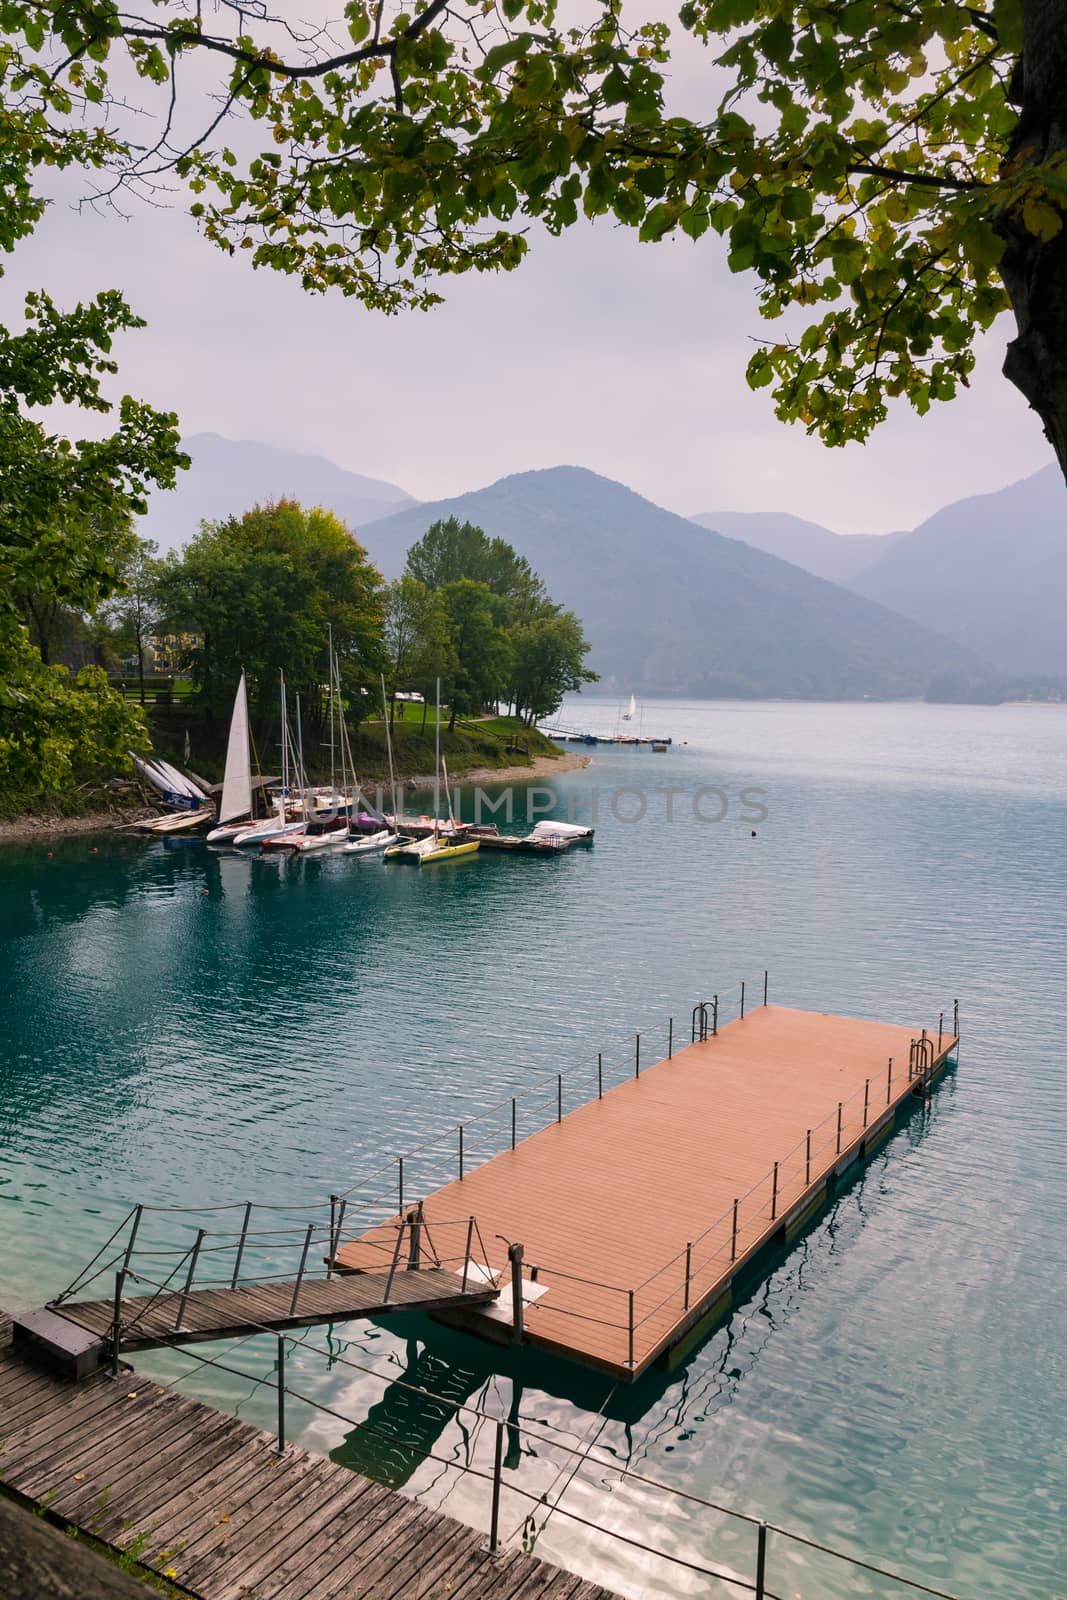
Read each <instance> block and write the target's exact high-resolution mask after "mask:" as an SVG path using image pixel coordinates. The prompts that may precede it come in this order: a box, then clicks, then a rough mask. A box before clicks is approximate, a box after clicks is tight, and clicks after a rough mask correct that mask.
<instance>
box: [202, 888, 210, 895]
mask: <svg viewBox="0 0 1067 1600" xmlns="http://www.w3.org/2000/svg"><path fill="white" fill-rule="evenodd" d="M200 893H201V894H210V893H211V890H210V889H201V891H200Z"/></svg>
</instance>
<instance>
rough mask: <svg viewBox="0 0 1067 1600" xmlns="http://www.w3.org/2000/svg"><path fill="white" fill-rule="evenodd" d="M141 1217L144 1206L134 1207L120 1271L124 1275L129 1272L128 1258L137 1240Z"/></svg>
mask: <svg viewBox="0 0 1067 1600" xmlns="http://www.w3.org/2000/svg"><path fill="white" fill-rule="evenodd" d="M143 1216H144V1206H136V1207H135V1208H134V1213H133V1226H132V1228H131V1229H130V1237H129V1239H128V1240H127V1243H126V1254H125V1256H124V1257H123V1259H122V1270H123V1272H124V1273H125V1272H129V1270H130V1257H131V1256H132V1255H133V1246H134V1242H135V1240H136V1238H137V1230H138V1228H139V1227H140V1226H141V1218H142V1217H143Z"/></svg>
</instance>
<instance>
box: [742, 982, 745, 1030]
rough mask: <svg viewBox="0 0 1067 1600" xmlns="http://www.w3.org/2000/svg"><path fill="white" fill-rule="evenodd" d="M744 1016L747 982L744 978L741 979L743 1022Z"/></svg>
mask: <svg viewBox="0 0 1067 1600" xmlns="http://www.w3.org/2000/svg"><path fill="white" fill-rule="evenodd" d="M744 1015H745V980H744V978H742V979H741V1018H742V1020H744Z"/></svg>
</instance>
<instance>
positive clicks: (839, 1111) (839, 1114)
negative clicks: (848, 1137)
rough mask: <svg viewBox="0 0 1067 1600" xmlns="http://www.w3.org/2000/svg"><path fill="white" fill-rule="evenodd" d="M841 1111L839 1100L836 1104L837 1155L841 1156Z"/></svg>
mask: <svg viewBox="0 0 1067 1600" xmlns="http://www.w3.org/2000/svg"><path fill="white" fill-rule="evenodd" d="M841 1110H842V1104H841V1101H840V1100H839V1101H838V1102H837V1153H838V1155H840V1154H841Z"/></svg>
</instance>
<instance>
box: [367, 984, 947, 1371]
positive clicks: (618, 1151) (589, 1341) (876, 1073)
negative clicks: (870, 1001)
mask: <svg viewBox="0 0 1067 1600" xmlns="http://www.w3.org/2000/svg"><path fill="white" fill-rule="evenodd" d="M919 1032H920V1030H919V1029H911V1028H904V1027H899V1026H895V1025H893V1024H887V1023H878V1022H865V1021H859V1020H855V1019H852V1018H845V1017H833V1016H826V1015H823V1014H820V1013H813V1012H805V1011H795V1010H791V1009H787V1008H784V1007H759V1008H758V1009H757V1010H755V1011H753V1012H750V1013H749V1015H748V1016H746V1017H745V1018H744V1019H742V1020H739V1021H736V1022H732V1023H730V1024H728V1025H726V1026H725V1027H723V1028H722V1029H720V1031H719V1033H718V1035H717V1036H716V1037H712V1038H709V1039H707V1040H706V1041H704V1042H702V1043H697V1044H693V1045H689V1046H686V1047H685V1048H683V1049H681V1050H679V1051H678V1052H677V1053H676V1054H675V1056H674V1058H673V1060H671V1061H662V1062H659V1063H657V1064H656V1065H655V1066H652V1067H647V1068H646V1069H645V1070H643V1071H642V1073H641V1076H640V1078H639V1079H631V1080H629V1081H627V1082H625V1083H623V1084H621V1085H619V1086H618V1087H616V1088H614V1089H612V1090H609V1091H608V1092H607V1093H606V1094H605V1095H604V1098H603V1099H602V1100H593V1101H591V1102H589V1103H587V1104H586V1105H583V1106H581V1107H579V1108H578V1109H576V1110H574V1111H571V1112H569V1113H568V1114H567V1115H565V1116H564V1118H563V1120H562V1122H559V1123H553V1124H551V1125H550V1126H549V1127H547V1128H545V1129H543V1130H542V1131H541V1132H540V1133H537V1134H534V1135H533V1136H532V1137H531V1138H529V1139H526V1140H524V1141H523V1142H522V1143H521V1144H520V1145H518V1147H517V1148H516V1149H515V1150H514V1151H511V1150H508V1151H505V1152H504V1153H503V1154H501V1155H499V1156H496V1157H494V1158H493V1159H492V1160H490V1161H488V1162H486V1163H485V1164H484V1165H482V1166H480V1167H477V1168H475V1169H474V1170H473V1171H471V1172H470V1173H468V1174H467V1175H466V1176H465V1177H464V1178H463V1179H462V1180H457V1181H455V1182H453V1183H450V1184H447V1185H446V1186H444V1187H443V1188H442V1189H439V1190H438V1191H437V1192H436V1193H434V1194H432V1195H430V1196H429V1197H427V1198H426V1199H425V1201H424V1216H425V1218H426V1220H427V1222H428V1223H429V1225H430V1228H431V1230H432V1228H433V1226H434V1224H435V1222H438V1223H439V1222H441V1221H442V1220H454V1219H455V1218H456V1217H457V1216H462V1215H465V1214H474V1215H475V1216H476V1217H477V1218H478V1224H479V1229H480V1233H481V1237H482V1239H483V1240H484V1241H485V1244H486V1247H487V1249H488V1252H489V1255H490V1259H491V1261H492V1264H493V1266H494V1268H496V1269H499V1270H501V1271H503V1272H505V1274H506V1270H507V1269H506V1260H505V1249H504V1246H503V1244H502V1243H501V1242H500V1241H499V1240H498V1239H497V1238H496V1235H498V1234H502V1235H504V1236H505V1237H506V1238H509V1239H513V1240H517V1241H519V1242H521V1243H522V1245H523V1246H524V1251H525V1264H526V1266H527V1268H529V1267H532V1266H535V1265H536V1266H537V1267H538V1268H539V1283H540V1284H541V1285H543V1286H546V1292H545V1293H544V1295H543V1296H542V1297H541V1298H540V1299H538V1300H537V1301H536V1302H535V1303H533V1304H528V1305H527V1306H526V1307H525V1326H526V1333H527V1336H528V1337H529V1338H530V1339H531V1341H532V1342H536V1343H540V1344H543V1345H546V1346H548V1347H550V1348H553V1349H556V1350H559V1351H561V1352H562V1353H565V1354H569V1355H572V1356H575V1357H577V1358H578V1359H582V1360H586V1361H589V1362H592V1363H593V1364H594V1365H598V1366H601V1367H605V1368H607V1369H608V1370H610V1371H612V1372H613V1373H615V1374H616V1375H618V1376H635V1375H636V1374H637V1373H638V1372H640V1371H641V1370H642V1369H643V1368H644V1367H645V1366H647V1365H648V1363H649V1362H650V1361H651V1360H653V1359H654V1358H655V1356H656V1355H657V1354H658V1353H659V1351H660V1350H661V1349H663V1348H664V1347H666V1346H669V1345H670V1344H671V1343H672V1342H674V1340H675V1339H676V1338H677V1337H680V1336H681V1334H682V1333H683V1332H684V1330H685V1328H686V1327H687V1326H688V1325H689V1324H691V1323H692V1322H693V1321H694V1320H696V1315H697V1312H698V1311H699V1310H701V1309H702V1308H703V1309H706V1308H707V1307H709V1306H710V1305H712V1304H714V1302H715V1301H716V1300H717V1299H718V1298H719V1297H720V1296H721V1294H722V1293H723V1292H724V1291H725V1290H726V1288H727V1287H728V1285H729V1282H730V1279H731V1277H732V1276H733V1274H734V1273H735V1272H736V1270H737V1269H738V1267H739V1265H741V1264H743V1263H744V1260H745V1258H746V1257H747V1256H749V1255H751V1254H752V1253H753V1252H754V1251H756V1250H757V1249H758V1248H759V1247H760V1245H761V1243H762V1242H764V1241H765V1240H766V1238H767V1237H768V1236H769V1235H771V1234H773V1233H774V1232H775V1231H776V1230H777V1229H779V1228H780V1227H781V1224H782V1220H783V1218H786V1217H788V1216H789V1214H790V1213H791V1212H794V1211H796V1210H797V1209H798V1208H803V1207H804V1206H806V1205H807V1204H809V1203H810V1201H811V1200H812V1198H813V1197H815V1196H816V1195H817V1194H818V1193H819V1192H820V1191H821V1190H822V1188H823V1186H824V1184H825V1181H826V1179H827V1176H828V1175H829V1174H830V1173H832V1172H833V1171H834V1170H835V1169H836V1168H837V1167H838V1166H839V1165H840V1163H841V1162H842V1161H843V1160H844V1159H845V1158H846V1157H847V1156H848V1155H849V1154H850V1153H854V1152H855V1151H856V1150H857V1149H858V1147H859V1145H860V1144H861V1143H862V1142H863V1141H864V1140H865V1139H873V1137H874V1131H875V1130H877V1128H878V1125H879V1123H880V1121H882V1120H883V1119H884V1118H886V1116H887V1115H888V1116H892V1115H894V1114H895V1110H896V1108H897V1107H898V1106H899V1105H900V1104H901V1102H903V1101H905V1100H906V1099H907V1098H908V1096H909V1095H910V1094H911V1092H912V1085H911V1084H910V1083H909V1081H908V1058H909V1050H910V1046H911V1042H912V1040H913V1039H914V1038H916V1037H918V1035H919ZM954 1043H955V1041H954V1040H953V1039H950V1038H948V1037H947V1036H946V1037H945V1038H943V1039H942V1041H941V1050H940V1053H939V1054H938V1056H937V1061H938V1064H939V1065H940V1064H941V1063H942V1062H943V1060H944V1058H945V1057H946V1055H947V1054H948V1051H949V1049H950V1048H951V1047H952V1046H953V1045H954ZM933 1045H934V1049H935V1052H936V1051H937V1041H936V1038H935V1039H934V1041H933ZM890 1057H892V1060H893V1074H892V1080H891V1081H890V1080H889V1077H888V1061H889V1058H890ZM867 1080H869V1082H870V1090H869V1095H868V1110H867V1120H866V1125H865V1124H864V1114H863V1094H864V1084H865V1081H867ZM839 1102H843V1103H844V1111H843V1115H842V1129H841V1145H840V1154H839V1153H838V1149H837V1130H836V1111H837V1106H838V1103H839ZM809 1128H811V1129H813V1130H814V1132H813V1140H812V1161H811V1170H810V1181H809V1176H808V1174H807V1173H806V1170H805V1150H804V1141H805V1135H806V1132H807V1130H808V1129H809ZM776 1160H778V1161H779V1162H780V1168H779V1175H778V1191H777V1196H776V1198H775V1202H774V1210H775V1217H774V1219H773V1221H772V1217H771V1209H772V1177H771V1174H772V1169H773V1165H774V1162H775V1161H776ZM755 1185H758V1186H759V1187H758V1189H757V1190H756V1192H755V1193H752V1194H750V1191H752V1190H753V1186H755ZM735 1198H739V1199H740V1200H741V1205H740V1208H739V1225H738V1232H737V1241H736V1260H734V1261H731V1252H732V1250H733V1248H734V1247H733V1242H732V1205H733V1201H734V1199H735ZM713 1223H714V1224H716V1226H715V1228H714V1230H713V1232H712V1233H711V1234H710V1235H709V1236H708V1237H706V1238H704V1239H703V1240H701V1239H700V1236H701V1235H702V1234H704V1232H705V1230H706V1229H707V1228H708V1227H709V1225H710V1224H713ZM379 1238H380V1234H379ZM691 1241H692V1242H694V1249H693V1253H692V1268H693V1270H692V1273H691V1277H690V1291H689V1309H688V1311H687V1310H686V1309H685V1305H684V1295H685V1288H684V1284H685V1261H684V1252H685V1247H686V1244H687V1243H688V1242H691ZM696 1241H700V1242H696ZM378 1248H379V1247H378V1246H377V1244H376V1243H375V1242H374V1241H372V1239H371V1238H370V1237H369V1236H363V1238H362V1239H356V1240H351V1241H348V1242H346V1243H345V1244H344V1245H343V1246H342V1248H341V1250H340V1251H339V1253H338V1260H339V1262H340V1264H341V1265H342V1266H346V1267H350V1268H357V1269H360V1270H366V1269H368V1268H370V1267H372V1266H374V1265H375V1264H376V1262H377V1259H378ZM672 1258H677V1259H674V1260H673V1265H670V1266H668V1263H670V1262H671V1261H672ZM650 1277H651V1278H652V1280H653V1281H652V1282H650V1283H648V1284H647V1286H646V1287H643V1288H642V1287H640V1286H641V1285H643V1284H645V1281H646V1280H647V1279H649V1278H650ZM574 1279H578V1280H582V1281H580V1282H576V1281H572V1280H574ZM502 1281H506V1278H505V1279H504V1280H502ZM631 1287H633V1288H634V1289H635V1291H636V1293H635V1310H634V1320H635V1324H636V1330H635V1340H634V1343H635V1349H634V1357H635V1360H634V1366H633V1367H632V1368H631V1367H630V1366H629V1326H628V1324H629V1304H628V1294H627V1291H628V1290H629V1289H630V1288H631ZM660 1302H664V1303H663V1304H660ZM464 1320H465V1322H466V1324H467V1325H468V1326H473V1327H475V1328H477V1327H483V1328H484V1329H485V1331H487V1332H491V1331H492V1323H491V1321H490V1320H489V1319H483V1318H481V1317H480V1316H479V1315H478V1314H477V1313H471V1314H467V1315H466V1316H465V1319H464ZM496 1327H497V1336H498V1337H499V1323H497V1325H496Z"/></svg>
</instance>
